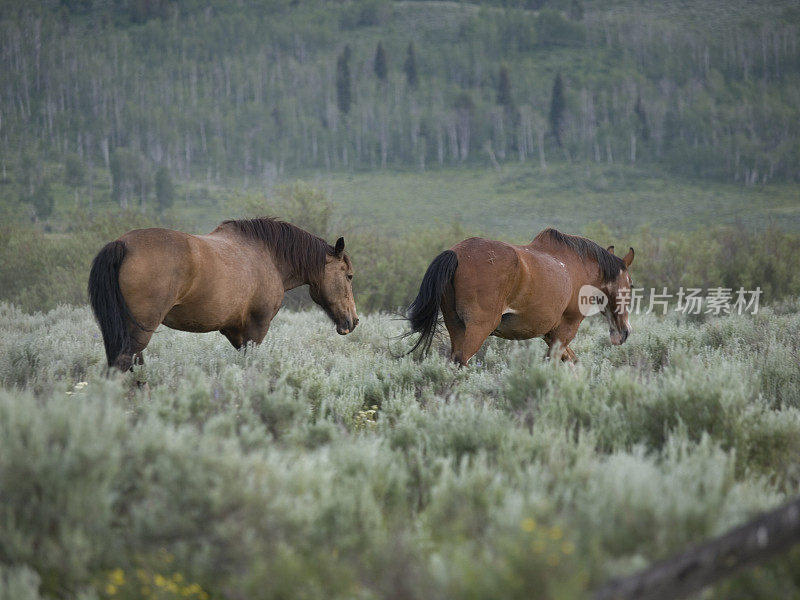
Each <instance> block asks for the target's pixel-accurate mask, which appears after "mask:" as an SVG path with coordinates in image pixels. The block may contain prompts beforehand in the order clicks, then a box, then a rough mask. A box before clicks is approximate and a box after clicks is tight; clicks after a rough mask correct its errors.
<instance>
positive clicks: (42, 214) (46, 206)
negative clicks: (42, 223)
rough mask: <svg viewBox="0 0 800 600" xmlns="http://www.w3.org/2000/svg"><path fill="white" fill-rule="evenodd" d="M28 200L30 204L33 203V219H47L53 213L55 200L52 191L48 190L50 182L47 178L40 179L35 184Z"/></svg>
mask: <svg viewBox="0 0 800 600" xmlns="http://www.w3.org/2000/svg"><path fill="white" fill-rule="evenodd" d="M30 201H31V204H33V210H34V212H35V219H36V220H37V221H39V220H40V219H41V220H44V219H47V218H48V217H49V216H50V215H51V214H53V207H54V206H55V201H54V199H53V192H52V191H51V190H50V182H49V181H48V180H47V179H42V182H41V183H40V184H39V185H38V186H36V189H35V190H34V192H33V195H32V196H31V199H30Z"/></svg>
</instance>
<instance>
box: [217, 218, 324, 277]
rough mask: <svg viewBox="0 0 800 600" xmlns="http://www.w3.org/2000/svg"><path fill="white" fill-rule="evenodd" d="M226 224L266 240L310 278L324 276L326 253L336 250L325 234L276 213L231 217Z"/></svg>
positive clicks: (281, 258) (282, 258)
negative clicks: (300, 225)
mask: <svg viewBox="0 0 800 600" xmlns="http://www.w3.org/2000/svg"><path fill="white" fill-rule="evenodd" d="M226 225H227V226H230V227H232V228H233V229H235V230H237V231H238V232H239V233H241V234H242V235H243V236H245V237H248V238H251V239H255V240H260V241H262V242H264V243H265V244H266V245H267V247H268V248H269V249H270V250H271V251H272V253H273V254H274V255H275V258H276V259H277V260H278V261H279V262H281V263H283V264H284V265H286V266H288V267H290V268H291V269H293V270H294V272H295V274H296V275H298V276H300V277H302V278H303V279H305V280H307V281H309V282H313V281H316V280H318V279H319V278H320V276H321V275H322V272H323V270H324V269H325V257H326V256H327V255H329V254H333V253H334V248H333V246H331V245H330V244H329V243H328V242H326V241H325V240H323V239H322V238H321V237H318V236H316V235H314V234H313V233H309V232H308V231H306V230H305V229H300V228H299V227H298V226H297V225H292V224H291V223H286V222H285V221H281V220H279V219H278V218H276V217H258V218H256V219H229V220H227V221H223V222H222V223H220V225H219V226H220V227H224V226H226Z"/></svg>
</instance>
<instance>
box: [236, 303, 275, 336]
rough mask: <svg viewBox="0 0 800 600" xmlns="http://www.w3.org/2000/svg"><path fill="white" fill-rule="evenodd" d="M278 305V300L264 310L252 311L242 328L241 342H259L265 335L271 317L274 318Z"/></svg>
mask: <svg viewBox="0 0 800 600" xmlns="http://www.w3.org/2000/svg"><path fill="white" fill-rule="evenodd" d="M280 307H281V305H280V301H279V302H277V303H276V304H274V305H273V306H271V307H269V308H268V309H266V310H258V311H254V312H252V313H251V314H250V316H249V318H248V319H247V322H246V323H245V324H244V327H243V329H242V344H243V345H246V344H247V343H248V342H253V343H254V344H260V343H261V342H262V341H263V340H264V337H265V336H266V335H267V332H268V331H269V326H270V324H271V323H272V319H274V318H275V315H276V314H277V312H278V309H279V308H280Z"/></svg>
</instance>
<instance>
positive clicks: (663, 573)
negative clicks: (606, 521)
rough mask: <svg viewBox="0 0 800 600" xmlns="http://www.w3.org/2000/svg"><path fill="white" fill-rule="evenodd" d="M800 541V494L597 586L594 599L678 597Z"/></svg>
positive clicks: (671, 598) (665, 598)
mask: <svg viewBox="0 0 800 600" xmlns="http://www.w3.org/2000/svg"><path fill="white" fill-rule="evenodd" d="M798 542H800V498H797V499H796V500H794V501H792V502H790V503H789V504H786V505H785V506H782V507H781V508H778V509H776V510H773V511H771V512H768V513H764V514H762V515H760V516H759V517H757V518H755V519H753V520H752V521H750V522H748V523H745V524H744V525H742V526H740V527H737V528H736V529H733V530H731V531H729V532H728V533H725V534H723V535H721V536H719V537H717V538H714V539H713V540H710V541H708V542H706V543H704V544H702V545H700V546H696V547H694V548H690V549H689V550H687V551H686V552H683V553H681V554H679V555H677V556H673V557H671V558H668V559H666V560H662V561H660V562H657V563H655V564H654V565H652V566H650V567H648V568H647V569H645V570H643V571H640V572H639V573H636V574H634V575H631V576H630V577H624V578H620V579H615V580H613V581H611V582H609V583H607V584H606V585H604V586H603V587H602V588H600V589H599V590H597V591H596V592H595V594H594V596H593V597H592V598H593V600H634V599H636V600H667V599H669V600H675V599H677V598H683V597H685V596H687V595H689V594H691V593H692V592H697V591H698V590H700V589H702V588H704V587H705V586H707V585H710V584H712V583H714V582H716V581H719V580H720V579H723V578H725V577H727V576H729V575H732V574H733V573H735V572H738V571H740V570H741V569H742V568H743V567H746V566H752V565H755V564H757V563H761V562H763V561H765V560H767V559H768V558H770V557H772V556H774V555H776V554H778V553H780V552H783V551H785V550H787V549H789V548H790V547H791V546H793V545H794V544H796V543H798Z"/></svg>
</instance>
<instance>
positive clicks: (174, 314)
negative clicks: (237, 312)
mask: <svg viewBox="0 0 800 600" xmlns="http://www.w3.org/2000/svg"><path fill="white" fill-rule="evenodd" d="M162 323H163V324H164V325H166V326H167V327H169V328H171V329H178V330H180V331H190V332H192V333H207V332H209V331H217V330H219V329H221V328H222V327H224V326H225V323H223V322H221V321H220V320H219V318H215V317H214V316H212V315H208V314H205V313H204V312H202V311H197V310H187V308H186V307H185V306H181V305H178V306H174V307H173V308H172V310H170V311H169V312H168V313H167V316H166V317H164V320H163V321H162Z"/></svg>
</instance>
